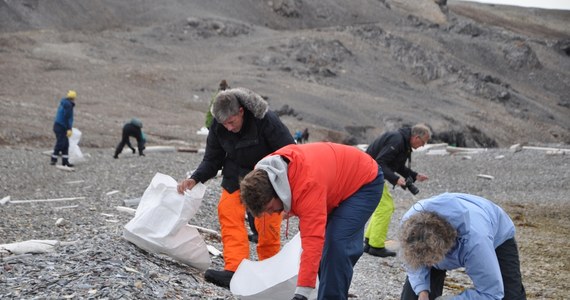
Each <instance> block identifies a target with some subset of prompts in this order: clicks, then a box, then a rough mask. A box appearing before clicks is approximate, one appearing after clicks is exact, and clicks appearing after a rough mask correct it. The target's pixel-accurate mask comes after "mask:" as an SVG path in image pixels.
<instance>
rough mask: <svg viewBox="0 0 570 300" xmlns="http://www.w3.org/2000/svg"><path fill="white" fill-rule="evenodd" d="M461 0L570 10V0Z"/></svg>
mask: <svg viewBox="0 0 570 300" xmlns="http://www.w3.org/2000/svg"><path fill="white" fill-rule="evenodd" d="M460 1H471V2H481V3H492V4H507V5H515V6H525V7H540V8H548V9H565V10H570V0H460Z"/></svg>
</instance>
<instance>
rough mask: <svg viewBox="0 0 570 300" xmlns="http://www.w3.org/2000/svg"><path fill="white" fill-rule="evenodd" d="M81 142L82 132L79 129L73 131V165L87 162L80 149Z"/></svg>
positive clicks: (71, 155)
mask: <svg viewBox="0 0 570 300" xmlns="http://www.w3.org/2000/svg"><path fill="white" fill-rule="evenodd" d="M79 140H81V131H79V129H77V128H72V129H71V136H70V137H69V162H70V163H72V164H77V163H82V162H84V161H86V160H87V159H85V156H83V153H82V152H81V149H79Z"/></svg>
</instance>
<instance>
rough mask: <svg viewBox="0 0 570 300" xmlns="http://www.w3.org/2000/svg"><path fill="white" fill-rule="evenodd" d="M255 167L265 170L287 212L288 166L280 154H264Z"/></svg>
mask: <svg viewBox="0 0 570 300" xmlns="http://www.w3.org/2000/svg"><path fill="white" fill-rule="evenodd" d="M255 168H256V169H261V170H265V171H266V172H267V175H268V176H269V181H270V182H271V185H272V186H273V189H274V190H275V192H276V193H277V196H279V199H281V202H283V209H284V210H285V211H286V212H289V211H290V210H291V187H290V186H289V178H288V177H287V171H288V168H289V166H288V165H287V163H286V162H285V160H284V159H283V158H282V157H281V156H280V155H272V156H266V157H265V158H263V159H261V160H260V161H259V162H258V163H257V165H256V166H255Z"/></svg>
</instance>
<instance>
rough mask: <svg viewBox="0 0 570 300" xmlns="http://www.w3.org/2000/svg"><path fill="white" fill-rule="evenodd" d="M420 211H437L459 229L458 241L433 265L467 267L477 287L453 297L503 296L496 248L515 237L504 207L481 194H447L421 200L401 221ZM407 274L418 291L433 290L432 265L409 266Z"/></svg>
mask: <svg viewBox="0 0 570 300" xmlns="http://www.w3.org/2000/svg"><path fill="white" fill-rule="evenodd" d="M421 210H424V211H430V212H435V213H437V214H438V215H440V216H441V217H443V218H444V219H446V220H447V221H448V222H449V223H450V224H451V225H452V226H453V227H454V228H455V229H456V230H457V243H456V244H455V246H454V247H453V248H452V249H451V250H450V251H449V253H447V254H446V255H445V258H444V259H443V260H442V261H440V262H438V263H437V264H436V265H434V266H433V267H434V268H436V269H440V270H452V269H457V268H461V267H465V272H466V273H467V275H468V276H469V277H470V278H471V280H472V281H473V285H474V287H475V288H474V289H467V290H465V291H463V292H462V293H461V294H459V295H457V296H456V297H454V298H453V299H502V298H503V295H504V290H503V279H502V277H501V269H500V268H499V262H498V260H497V255H496V254H495V248H497V247H498V246H500V245H501V244H502V243H503V242H505V241H506V240H508V239H511V238H513V237H514V236H515V226H514V224H513V221H511V219H510V218H509V216H508V215H507V214H506V213H505V212H504V211H503V209H501V208H500V207H499V206H497V205H495V204H494V203H493V202H491V201H489V200H486V199H484V198H481V197H478V196H473V195H468V194H455V193H445V194H441V195H437V196H434V197H432V198H428V199H424V200H421V201H418V203H416V204H414V205H413V207H412V208H410V210H408V212H406V214H404V217H403V218H402V222H403V221H405V220H406V219H408V218H409V217H410V216H412V215H414V214H416V213H417V212H418V211H421ZM407 273H408V278H409V281H410V284H411V286H412V288H413V289H414V292H415V293H416V294H418V293H419V292H421V291H424V290H427V291H429V290H430V276H429V275H430V268H427V267H423V268H420V269H416V270H414V269H410V268H407Z"/></svg>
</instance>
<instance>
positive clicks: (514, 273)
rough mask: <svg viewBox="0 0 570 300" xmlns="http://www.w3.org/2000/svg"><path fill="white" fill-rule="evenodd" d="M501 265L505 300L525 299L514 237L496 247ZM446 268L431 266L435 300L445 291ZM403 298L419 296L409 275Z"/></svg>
mask: <svg viewBox="0 0 570 300" xmlns="http://www.w3.org/2000/svg"><path fill="white" fill-rule="evenodd" d="M495 253H496V254H497V259H498V261H499V267H500V268H501V276H502V277H503V287H504V290H505V296H504V298H503V299H505V300H525V299H526V293H525V290H524V286H523V284H522V279H521V268H520V261H519V250H518V248H517V243H516V241H515V239H514V238H512V239H508V240H506V241H505V242H504V243H502V244H501V245H500V246H499V247H497V248H496V249H495ZM445 276H446V270H438V269H435V268H431V270H430V289H431V293H430V294H429V299H430V300H434V299H435V298H436V297H438V296H441V294H442V293H443V281H444V280H445ZM400 299H401V300H417V299H418V296H417V295H416V293H415V292H414V290H413V289H412V286H411V284H410V281H409V280H408V277H406V282H405V283H404V288H403V289H402V295H401V297H400Z"/></svg>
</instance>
